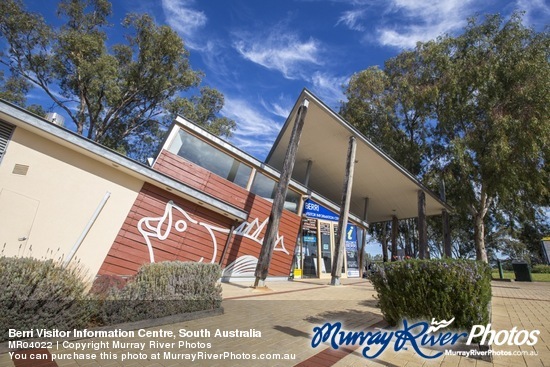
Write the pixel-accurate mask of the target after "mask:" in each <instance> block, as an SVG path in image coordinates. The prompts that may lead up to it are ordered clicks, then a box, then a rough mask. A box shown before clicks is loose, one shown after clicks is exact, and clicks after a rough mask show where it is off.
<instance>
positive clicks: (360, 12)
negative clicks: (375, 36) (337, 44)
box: [336, 9, 365, 32]
mask: <svg viewBox="0 0 550 367" xmlns="http://www.w3.org/2000/svg"><path fill="white" fill-rule="evenodd" d="M364 13H365V9H354V10H349V11H346V12H344V14H342V16H341V17H340V18H339V19H338V22H336V25H338V24H340V23H344V24H345V25H346V26H347V27H348V28H349V29H351V30H354V31H360V32H362V31H364V30H365V27H364V26H363V25H362V24H361V20H362V19H363V17H364Z"/></svg>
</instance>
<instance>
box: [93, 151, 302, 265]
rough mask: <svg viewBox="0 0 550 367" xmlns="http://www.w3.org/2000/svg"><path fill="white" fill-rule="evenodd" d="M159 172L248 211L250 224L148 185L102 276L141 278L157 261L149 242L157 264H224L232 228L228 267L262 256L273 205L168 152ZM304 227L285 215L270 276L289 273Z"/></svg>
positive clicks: (297, 219)
mask: <svg viewBox="0 0 550 367" xmlns="http://www.w3.org/2000/svg"><path fill="white" fill-rule="evenodd" d="M154 168H155V169H156V170H158V171H160V172H162V173H164V174H166V175H169V176H171V177H173V178H175V179H177V180H179V181H181V182H183V183H185V184H187V185H189V186H191V187H194V188H196V189H198V190H201V191H203V192H205V193H207V194H209V195H211V196H213V197H216V198H217V199H220V200H223V201H226V202H228V203H230V204H232V205H234V206H236V207H238V208H240V209H243V210H245V211H247V212H248V213H249V219H248V222H247V223H244V224H241V223H236V224H235V223H232V222H231V220H230V219H229V218H227V217H224V216H223V215H221V214H218V213H215V212H212V211H210V210H208V209H206V208H204V207H202V206H200V205H198V204H194V203H192V202H189V201H187V200H184V199H182V198H180V197H178V196H176V195H175V194H173V193H170V192H168V191H166V190H163V189H160V188H158V187H156V186H153V185H151V184H147V183H146V184H144V186H143V188H142V190H141V192H140V193H139V195H138V197H137V199H136V201H135V203H134V205H133V207H132V209H131V210H130V213H129V214H128V216H127V218H126V220H125V222H124V224H123V226H122V228H121V229H120V231H119V233H118V235H117V237H116V240H115V242H114V243H113V246H112V247H111V249H110V251H109V253H108V254H107V257H106V258H105V261H104V263H103V265H102V267H101V269H100V271H99V274H119V275H132V274H135V272H136V271H137V270H138V268H139V267H140V266H141V265H142V264H145V263H148V262H150V261H151V255H150V251H149V244H150V245H151V248H152V252H153V255H154V261H155V262H160V261H170V260H180V261H200V260H202V261H203V262H215V263H219V261H220V259H221V256H222V252H223V250H224V247H225V245H226V242H227V237H228V235H229V230H230V228H231V226H232V224H235V227H236V228H237V229H236V230H235V233H234V235H233V236H232V238H231V241H230V242H229V244H228V248H227V251H226V255H225V258H224V261H223V263H222V267H223V268H225V267H227V266H229V265H230V264H232V263H233V262H235V261H236V260H237V259H239V258H241V257H243V256H245V255H251V256H254V257H255V258H258V256H259V254H260V249H261V240H262V239H263V236H264V234H265V229H266V225H265V223H264V222H265V221H266V220H267V218H269V214H270V212H271V203H270V202H269V201H267V200H265V199H263V198H261V197H259V196H257V195H254V194H252V193H250V192H248V191H247V190H245V189H243V188H241V187H240V186H238V185H236V184H234V183H232V182H229V181H227V180H225V179H223V178H221V177H219V176H217V175H215V174H213V173H211V172H209V171H207V170H205V169H204V168H202V167H200V166H197V165H195V164H193V163H190V162H188V161H186V160H185V159H183V158H181V157H179V156H177V155H175V154H172V153H169V152H167V151H163V152H162V153H161V154H160V156H159V158H158V159H157V162H156V164H155V167H154ZM169 216H170V217H171V222H170V220H169V219H170V218H169ZM140 221H141V222H140ZM299 226H300V217H299V216H297V215H295V214H293V213H291V212H288V211H284V213H283V216H282V218H281V222H280V227H279V237H282V240H281V241H280V242H279V243H278V244H277V245H276V250H275V251H274V253H273V259H272V263H271V267H270V271H269V274H270V275H272V276H287V275H288V274H289V272H290V268H291V264H292V258H293V254H294V247H295V244H296V237H297V234H298V230H299ZM140 228H141V231H140ZM144 233H145V235H144ZM148 242H149V243H148Z"/></svg>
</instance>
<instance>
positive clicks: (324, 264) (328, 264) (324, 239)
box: [319, 221, 334, 278]
mask: <svg viewBox="0 0 550 367" xmlns="http://www.w3.org/2000/svg"><path fill="white" fill-rule="evenodd" d="M319 242H320V243H319V245H320V247H321V248H320V253H321V259H320V262H321V264H320V265H321V267H320V270H321V271H320V275H319V277H320V278H323V275H326V274H329V275H330V272H331V269H332V253H333V251H334V233H333V232H332V224H331V223H330V222H322V221H319Z"/></svg>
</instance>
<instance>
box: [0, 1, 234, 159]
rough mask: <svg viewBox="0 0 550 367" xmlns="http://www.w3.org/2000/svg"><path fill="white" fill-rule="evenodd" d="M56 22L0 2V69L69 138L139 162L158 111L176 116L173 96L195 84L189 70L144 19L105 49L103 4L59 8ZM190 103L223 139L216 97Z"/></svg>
mask: <svg viewBox="0 0 550 367" xmlns="http://www.w3.org/2000/svg"><path fill="white" fill-rule="evenodd" d="M58 15H59V16H60V18H61V19H62V21H63V24H62V25H61V26H60V27H58V28H54V27H51V26H50V25H48V24H46V22H45V21H44V19H43V17H42V16H41V15H39V14H34V13H31V12H28V11H26V10H25V9H24V7H23V4H22V2H21V1H20V0H6V1H3V2H1V3H0V38H1V39H3V40H4V42H5V46H7V47H6V48H7V49H8V52H6V53H2V54H0V62H1V63H2V64H4V65H6V66H7V67H8V68H9V70H10V72H11V74H12V75H13V76H14V77H17V78H20V79H21V78H24V79H26V80H27V81H28V82H30V83H32V84H34V85H36V86H38V87H39V88H41V89H42V90H43V91H44V92H45V93H46V94H47V95H48V96H49V97H50V98H51V99H52V101H53V102H54V103H55V105H56V106H58V107H59V108H61V109H63V110H64V111H65V113H66V114H67V115H68V116H69V117H70V118H71V119H72V120H73V122H74V124H75V125H76V132H77V133H79V134H82V135H85V136H86V137H88V138H89V139H92V140H94V141H97V142H99V143H101V144H103V145H106V146H108V147H110V148H113V149H116V150H118V151H120V152H122V153H127V154H128V155H130V156H131V157H133V158H141V159H143V158H145V157H147V155H148V154H150V153H151V152H152V151H154V149H155V145H156V143H158V141H159V139H160V138H159V137H160V135H162V131H163V129H164V128H165V126H166V118H164V116H165V115H166V111H167V110H168V111H172V112H179V110H177V109H176V110H174V108H173V104H174V103H176V102H177V103H181V101H185V99H184V98H183V97H182V96H181V94H182V93H184V92H185V93H188V92H189V91H191V90H192V89H193V88H195V87H197V86H198V85H199V84H200V81H201V78H202V74H201V73H200V72H197V71H195V70H193V69H192V68H191V66H190V65H189V52H188V51H187V49H186V48H185V46H184V42H183V40H182V39H181V38H180V37H179V36H178V35H177V34H176V32H175V31H174V30H172V29H171V28H170V27H168V26H158V25H156V24H155V23H154V21H153V19H152V18H151V17H150V16H148V15H136V14H129V15H128V16H127V17H126V18H125V19H124V21H123V26H124V27H125V28H126V29H127V30H128V33H127V34H126V35H125V38H126V43H120V44H115V45H112V46H111V47H108V46H107V40H108V33H107V31H108V29H109V27H110V26H109V21H108V20H109V16H110V15H111V3H110V2H109V1H107V0H61V1H60V3H59V6H58ZM182 21H185V20H182ZM197 98H198V97H192V99H191V100H190V101H188V102H187V103H190V104H191V105H192V106H193V107H194V110H196V111H199V113H198V114H196V115H198V116H199V117H200V118H199V120H197V121H195V122H197V123H199V124H202V125H204V126H205V127H206V128H207V129H208V128H209V127H211V126H212V127H213V129H212V133H214V134H220V135H225V136H229V135H230V134H231V132H232V130H233V129H234V126H235V124H234V122H233V121H231V120H229V119H226V118H220V117H218V116H217V113H218V112H219V111H220V109H221V106H223V96H222V95H221V94H220V93H219V92H217V91H214V90H212V89H209V88H206V89H203V91H202V96H201V97H200V98H198V99H197ZM184 112H189V109H184ZM194 117H195V116H192V118H194ZM143 139H145V140H146V141H145V142H143V141H142V140H143Z"/></svg>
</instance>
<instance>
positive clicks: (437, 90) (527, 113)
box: [342, 13, 550, 261]
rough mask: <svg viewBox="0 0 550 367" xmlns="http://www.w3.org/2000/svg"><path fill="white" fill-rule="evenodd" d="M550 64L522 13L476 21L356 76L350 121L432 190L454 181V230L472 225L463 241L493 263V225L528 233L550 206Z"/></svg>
mask: <svg viewBox="0 0 550 367" xmlns="http://www.w3.org/2000/svg"><path fill="white" fill-rule="evenodd" d="M549 60H550V37H549V34H548V32H547V31H543V32H535V31H534V30H532V29H530V28H528V27H526V26H524V25H523V23H522V15H521V14H519V13H516V14H514V15H513V16H511V17H510V19H509V20H507V21H505V20H504V19H503V18H502V17H501V16H499V15H489V16H487V17H485V19H484V20H482V21H479V20H478V19H476V18H472V19H470V20H469V22H468V26H467V27H466V28H465V29H464V32H463V33H462V34H460V35H458V36H456V37H451V36H442V37H439V38H438V39H436V40H433V41H430V42H427V43H419V44H418V45H417V47H416V48H415V49H414V50H412V51H405V52H403V53H401V54H400V55H398V56H397V57H395V58H392V59H390V60H388V61H387V62H386V63H385V68H384V70H379V69H377V68H369V69H367V70H365V71H362V72H360V73H357V74H355V75H354V76H353V77H352V78H351V80H350V84H349V86H348V87H347V89H346V96H347V97H348V102H347V103H346V104H345V105H343V107H342V113H343V115H344V117H345V118H347V119H348V121H350V122H351V123H352V124H354V125H355V126H357V127H358V128H359V129H360V130H361V131H363V132H364V133H365V134H366V136H367V137H369V138H371V140H373V142H375V143H376V144H379V145H380V146H381V147H382V148H383V149H384V150H386V151H387V152H388V153H389V154H390V155H392V156H393V157H394V158H395V159H396V160H397V161H398V162H400V163H401V164H402V165H404V166H405V167H406V168H407V169H409V170H411V172H413V173H414V174H416V175H417V176H418V177H419V178H420V179H422V180H423V181H424V182H425V183H426V184H427V185H428V186H430V187H432V188H433V189H437V181H439V180H441V179H443V180H445V183H446V187H447V195H446V196H447V200H448V201H449V203H450V204H451V205H452V206H453V207H454V208H455V216H458V217H459V218H456V220H455V221H454V222H455V223H457V224H459V225H461V226H464V225H465V223H467V222H466V220H469V223H470V228H458V229H457V231H455V233H460V234H461V236H464V242H465V243H466V242H469V241H470V240H471V241H472V242H473V244H474V248H475V252H476V258H477V259H478V260H482V261H487V252H486V248H485V247H486V246H485V245H486V243H485V239H486V237H487V233H486V232H487V230H486V228H487V227H486V225H487V224H490V225H489V227H488V228H489V231H494V230H500V228H498V227H499V226H503V225H507V226H514V225H516V226H518V225H519V226H522V223H519V224H518V223H517V222H518V221H525V220H528V219H530V220H535V218H534V216H533V215H532V214H530V213H533V212H536V210H534V208H539V207H544V206H550V190H549V185H548V182H550V169H549V166H548V159H549V158H550V92H549V91H550V64H549ZM531 217H532V218H531ZM497 218H498V220H497ZM505 222H507V224H504V223H505ZM469 236H471V237H473V238H470V237H469ZM464 250H466V248H464V247H462V248H461V249H460V252H461V253H462V252H463V251H464ZM464 253H466V252H464Z"/></svg>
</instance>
